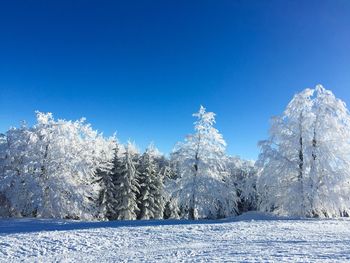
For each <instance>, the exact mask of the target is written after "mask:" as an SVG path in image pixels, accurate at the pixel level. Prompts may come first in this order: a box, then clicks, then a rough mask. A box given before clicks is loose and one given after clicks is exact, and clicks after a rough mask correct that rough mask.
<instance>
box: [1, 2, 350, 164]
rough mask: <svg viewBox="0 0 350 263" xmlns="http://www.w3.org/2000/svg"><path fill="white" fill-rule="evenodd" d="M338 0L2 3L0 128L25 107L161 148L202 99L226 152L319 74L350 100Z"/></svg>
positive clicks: (177, 135) (346, 28)
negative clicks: (214, 116)
mask: <svg viewBox="0 0 350 263" xmlns="http://www.w3.org/2000/svg"><path fill="white" fill-rule="evenodd" d="M349 14H350V1H348V0H330V1H322V0H318V1H312V0H308V1H298V0H293V1H292V0H284V1H283V0H282V1H281V0H271V1H268V0H258V1H234V0H230V1H225V0H223V1H214V0H213V1H205V0H204V1H203V0H201V1H152V0H150V1H87V0H84V1H64V0H61V1H2V2H1V3H0V131H5V130H6V129H7V128H8V127H9V126H13V125H18V124H19V122H20V121H21V120H27V121H29V122H30V123H31V122H33V120H34V111H35V110H40V111H51V112H53V113H54V115H55V117H58V118H65V119H77V118H80V117H81V116H84V117H86V118H87V119H88V121H89V122H90V123H92V125H93V127H94V128H96V129H98V130H100V131H103V132H104V134H106V135H110V134H112V133H113V132H114V131H117V133H118V137H119V139H120V140H121V141H122V142H125V141H126V140H128V139H129V138H130V139H133V140H135V141H136V143H137V144H139V146H140V147H141V148H143V147H145V146H146V145H147V144H148V143H149V142H150V141H153V142H154V143H155V144H156V145H157V146H158V147H159V148H160V150H161V151H162V152H164V153H168V152H169V151H171V149H172V147H173V146H174V144H175V143H176V142H177V141H179V140H182V139H183V138H184V136H185V135H186V134H188V133H191V132H192V123H193V121H194V119H193V118H192V116H191V114H192V113H193V112H195V111H197V110H198V108H199V105H200V104H203V105H204V106H205V107H206V108H207V109H208V110H209V111H214V112H215V113H216V114H217V128H218V129H219V130H220V131H221V133H222V134H223V135H224V138H225V139H226V141H227V143H228V153H229V154H232V155H241V156H242V157H244V158H249V159H255V158H256V157H257V155H258V148H257V141H258V140H261V139H264V138H266V136H267V134H268V127H269V119H270V117H271V116H272V115H276V114H279V113H281V112H282V111H283V109H284V108H285V106H286V104H287V103H288V101H289V100H290V99H291V97H292V96H293V94H294V93H296V92H298V91H300V90H302V89H304V88H307V87H313V86H315V85H316V84H318V83H322V84H323V85H324V86H325V87H326V88H328V89H331V90H333V92H334V93H335V94H336V96H338V97H340V98H342V99H343V100H344V101H345V102H347V103H350V15H349Z"/></svg>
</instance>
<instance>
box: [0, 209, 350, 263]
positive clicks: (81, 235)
mask: <svg viewBox="0 0 350 263" xmlns="http://www.w3.org/2000/svg"><path fill="white" fill-rule="evenodd" d="M0 261H1V262H17V261H28V262H52V261H53V262H78V261H80V262H126V261H136V262H141V261H142V262H192V261H196V262H208V261H210V262H232V261H240V262H242V261H243V262H264V261H268V262H271V261H278V262H283V261H286V262H296V261H298V262H300V261H306V262H310V261H313V262H333V261H339V262H344V261H350V220H347V219H339V220H298V219H291V218H289V219H288V218H274V217H272V216H268V215H262V214H258V213H248V214H245V215H242V216H240V217H237V218H235V219H232V220H222V221H199V222H196V223H193V222H188V221H126V222H89V223H86V222H74V221H64V220H38V219H15V220H14V219H11V220H8V219H3V220H0Z"/></svg>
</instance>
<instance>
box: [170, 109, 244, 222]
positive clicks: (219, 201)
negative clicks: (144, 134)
mask: <svg viewBox="0 0 350 263" xmlns="http://www.w3.org/2000/svg"><path fill="white" fill-rule="evenodd" d="M193 116H194V117H196V118H197V121H196V122H195V123H194V125H195V127H194V129H195V133H194V134H193V135H189V136H187V138H186V140H185V142H183V143H178V144H177V145H176V146H175V149H174V151H173V153H172V162H173V163H174V164H175V166H176V167H177V170H178V176H179V178H178V179H177V181H176V187H175V188H174V189H173V193H172V195H173V196H174V198H176V199H177V200H178V202H179V206H180V208H181V210H182V213H183V215H184V216H186V217H188V218H190V219H198V218H216V217H218V216H229V215H233V214H235V213H236V212H237V195H236V189H235V188H234V187H228V185H227V184H225V179H227V172H226V171H225V164H226V163H225V162H226V155H225V148H226V143H225V141H224V139H223V137H222V135H221V134H220V133H219V132H218V130H217V129H216V128H214V126H213V125H214V124H215V114H214V113H212V112H206V110H205V108H204V107H203V106H201V107H200V109H199V112H198V113H195V114H193Z"/></svg>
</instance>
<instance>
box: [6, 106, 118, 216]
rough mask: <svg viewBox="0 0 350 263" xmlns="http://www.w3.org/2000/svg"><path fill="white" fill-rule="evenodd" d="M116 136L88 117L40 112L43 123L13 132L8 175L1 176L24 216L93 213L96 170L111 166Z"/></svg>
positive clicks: (12, 201) (17, 210)
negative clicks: (97, 128) (58, 117)
mask: <svg viewBox="0 0 350 263" xmlns="http://www.w3.org/2000/svg"><path fill="white" fill-rule="evenodd" d="M112 149H113V148H112V144H111V140H106V139H105V138H103V136H102V134H99V133H97V132H96V131H94V130H93V129H92V128H91V126H90V125H89V124H85V120H84V119H81V120H79V121H75V122H71V121H65V120H57V121H55V120H54V119H53V117H52V114H51V113H47V114H44V113H40V112H37V123H36V124H35V125H34V126H33V127H31V128H27V127H25V126H23V127H21V128H20V129H16V128H13V129H11V130H10V131H8V132H7V147H6V156H7V158H6V165H5V176H4V177H3V178H2V179H3V180H2V181H1V182H0V185H1V187H2V191H1V192H4V193H5V195H6V198H7V199H8V200H9V202H10V204H11V209H12V213H13V214H14V215H20V216H38V217H54V218H81V219H91V218H94V217H95V216H97V214H98V209H97V207H96V205H95V204H96V203H95V202H94V200H96V199H97V198H98V194H99V184H96V183H94V182H95V181H96V171H97V170H98V169H100V170H104V169H107V166H108V164H109V162H110V159H111V158H112Z"/></svg>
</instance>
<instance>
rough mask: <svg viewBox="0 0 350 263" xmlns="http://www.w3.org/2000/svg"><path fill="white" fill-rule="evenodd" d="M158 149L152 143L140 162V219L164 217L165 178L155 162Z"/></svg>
mask: <svg viewBox="0 0 350 263" xmlns="http://www.w3.org/2000/svg"><path fill="white" fill-rule="evenodd" d="M157 152H158V150H157V149H156V148H155V147H154V146H153V145H150V146H149V147H148V148H147V149H146V151H145V153H144V154H143V155H142V157H141V163H140V176H139V178H140V195H139V208H140V216H139V217H140V219H161V218H163V210H164V197H163V191H164V186H163V178H162V176H161V173H160V170H159V167H157V165H156V163H155V157H156V156H157Z"/></svg>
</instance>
